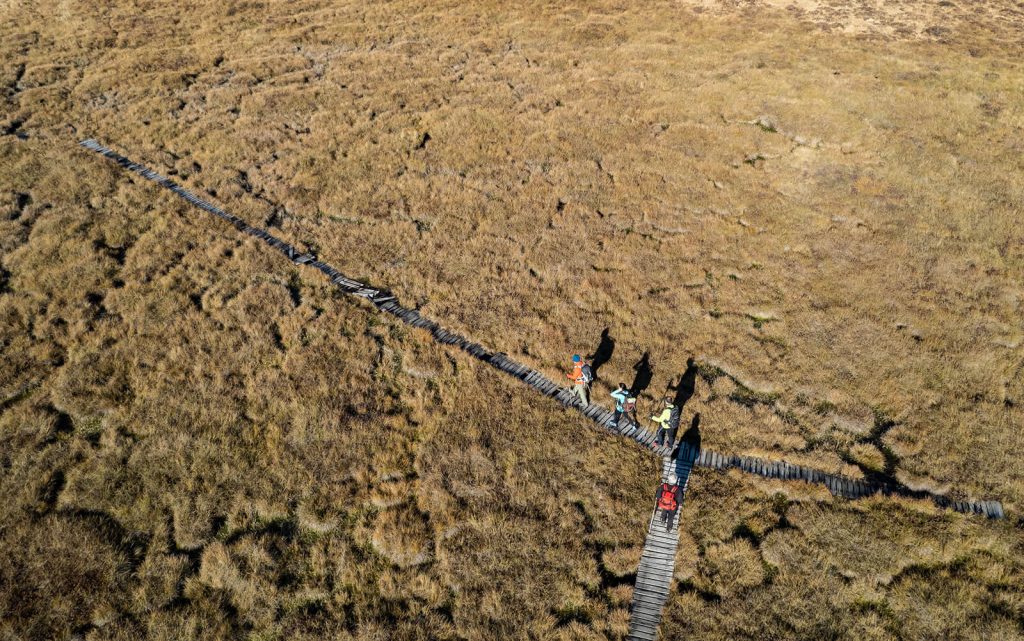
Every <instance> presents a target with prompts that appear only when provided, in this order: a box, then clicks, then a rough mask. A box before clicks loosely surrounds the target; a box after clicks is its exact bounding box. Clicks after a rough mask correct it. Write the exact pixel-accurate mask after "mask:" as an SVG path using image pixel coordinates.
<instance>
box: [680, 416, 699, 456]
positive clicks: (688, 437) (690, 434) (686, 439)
mask: <svg viewBox="0 0 1024 641" xmlns="http://www.w3.org/2000/svg"><path fill="white" fill-rule="evenodd" d="M679 442H680V443H686V444H687V445H689V446H690V447H695V448H697V449H698V450H699V449H700V412H697V413H696V414H694V415H693V420H691V421H690V427H689V428H688V429H687V430H686V431H685V432H683V438H681V439H679Z"/></svg>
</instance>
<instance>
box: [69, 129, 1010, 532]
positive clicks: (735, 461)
mask: <svg viewBox="0 0 1024 641" xmlns="http://www.w3.org/2000/svg"><path fill="white" fill-rule="evenodd" d="M79 144H80V145H81V146H82V147H85V148H86V149H89V150H92V151H94V152H96V153H99V154H102V155H103V156H105V157H107V158H109V159H110V160H113V161H114V162H116V163H117V164H118V165H120V166H121V167H123V168H124V169H126V170H127V171H130V172H133V173H135V174H138V175H139V176H142V177H143V178H145V179H147V180H150V181H152V182H154V183H156V184H158V185H160V186H161V187H163V188H165V189H168V190H170V191H172V192H174V193H175V194H176V195H178V196H180V197H181V198H183V199H185V200H186V201H188V202H189V203H190V204H192V205H194V206H196V207H198V208H199V209H202V210H204V211H207V212H209V213H211V214H213V215H214V216H217V217H218V218H221V219H222V220H224V221H226V222H228V223H230V224H232V225H233V226H234V227H235V228H237V229H238V230H239V231H240V232H242V233H243V234H248V235H249V236H252V237H254V238H257V239H259V240H260V241H262V242H264V243H266V244H267V245H268V246H270V247H271V248H273V249H276V250H277V251H279V252H281V253H282V254H283V255H284V256H285V257H286V258H287V259H288V260H290V261H292V262H293V263H295V264H297V265H306V266H309V267H312V268H314V269H317V270H319V271H320V272H322V273H323V274H324V275H325V276H327V278H328V279H330V281H331V282H332V283H333V284H334V285H335V286H337V287H338V288H340V289H341V290H342V291H344V292H346V293H348V294H351V295H353V296H358V297H360V298H365V299H366V300H368V301H369V302H370V303H372V304H373V305H374V306H375V307H377V309H379V310H380V311H382V312H385V313H388V314H391V315H392V316H395V317H396V318H398V319H399V320H401V321H402V322H404V323H406V324H408V325H411V326H413V327H418V328H421V329H425V330H427V331H428V332H430V333H431V334H432V335H433V337H434V339H435V340H437V341H438V342H440V343H444V344H446V345H451V346H453V347H456V348H458V349H461V350H463V351H465V352H467V353H468V354H470V355H471V356H473V357H474V358H477V359H479V360H481V361H483V362H484V363H487V364H488V365H490V366H491V367H494V368H496V369H499V370H501V371H503V372H505V373H507V374H509V375H510V376H512V377H514V378H517V379H519V380H520V381H522V382H524V383H525V384H527V385H529V386H530V387H532V388H534V389H535V390H537V391H538V392H540V393H541V394H543V395H545V396H549V397H551V398H553V399H554V400H556V401H557V402H559V403H561V404H562V406H564V407H567V408H573V409H576V410H578V411H580V412H582V413H583V415H584V416H586V417H587V418H589V419H590V420H591V421H593V422H594V423H595V424H596V425H597V426H598V427H599V428H600V429H602V430H604V431H607V432H610V433H613V434H618V435H621V436H623V437H625V438H627V439H629V440H630V441H633V442H634V443H636V444H637V445H638V446H640V447H642V448H644V449H646V450H649V451H651V452H653V453H654V454H656V455H658V456H661V457H669V460H675V461H678V460H679V457H678V453H679V451H681V449H682V448H681V447H680V448H679V449H678V450H676V452H675V453H676V454H677V456H676V457H675V458H671V455H672V454H673V449H672V448H671V446H662V447H659V446H657V445H656V444H655V443H654V439H655V435H654V433H652V432H649V431H647V430H645V429H642V428H638V427H635V426H632V425H627V424H626V423H625V422H623V424H621V425H616V424H615V422H614V420H613V413H612V412H611V411H609V410H607V409H605V408H603V407H601V406H599V405H593V404H591V405H583V404H582V403H581V402H580V401H579V399H577V398H576V396H575V395H574V394H573V393H572V391H571V390H569V389H567V388H564V387H562V386H560V385H558V384H556V383H555V382H554V381H552V380H551V379H549V378H547V377H546V376H544V374H541V373H540V372H538V371H537V370H534V369H532V368H530V367H528V366H526V365H524V364H522V363H520V362H518V361H516V360H515V359H513V358H511V357H509V356H508V355H507V354H505V353H502V352H496V351H494V350H491V349H489V348H487V347H484V346H483V345H481V344H479V343H476V342H474V341H471V340H470V339H468V338H466V337H464V336H461V335H460V334H458V333H456V332H452V331H449V330H447V329H445V328H444V327H442V326H441V325H440V324H438V323H437V322H435V321H433V320H431V319H429V318H426V317H424V316H422V315H420V313H419V312H417V311H416V310H413V309H409V308H406V307H403V306H402V305H400V304H399V302H398V300H397V299H396V298H395V296H394V295H393V294H391V293H390V292H388V291H387V290H383V289H377V288H374V287H370V286H369V285H367V284H366V283H362V282H359V281H357V280H353V279H351V278H348V277H347V276H345V275H344V274H342V273H341V272H340V271H338V270H337V269H335V268H334V267H332V266H330V265H328V264H327V263H325V262H322V261H320V260H318V259H317V257H316V256H314V255H312V254H309V253H305V252H302V251H300V250H299V249H298V248H296V247H295V246H293V245H290V244H289V243H286V242H284V241H283V240H281V239H280V238H277V237H276V236H274V235H272V234H271V233H269V232H268V231H267V230H265V229H262V228H259V227H253V226H251V225H249V224H247V223H246V222H245V221H244V220H242V219H241V218H239V217H237V216H235V215H233V214H229V213H228V212H226V211H224V210H223V209H221V208H220V207H217V206H215V205H213V204H211V203H209V202H207V201H205V200H203V199H202V198H199V197H198V196H196V195H195V194H193V193H192V192H190V191H189V190H187V189H185V188H184V187H182V186H181V185H179V184H177V183H175V182H174V181H172V180H171V179H169V178H167V177H165V176H161V175H160V174H158V173H156V172H155V171H153V170H151V169H149V168H148V167H145V166H144V165H140V164H138V163H135V162H132V161H131V160H129V159H128V158H125V157H124V156H122V155H120V154H118V153H116V152H114V151H111V150H110V149H108V148H107V147H104V146H103V145H101V144H99V143H98V142H96V141H95V140H92V139H90V140H84V141H82V142H81V143H79ZM690 449H691V450H692V448H690ZM692 453H694V455H695V457H696V458H695V460H694V461H693V464H694V465H698V466H701V467H709V468H713V469H717V470H725V469H729V468H736V469H739V470H742V471H744V472H748V473H750V474H755V475H758V476H763V477H766V478H771V479H780V480H789V481H803V482H806V483H818V484H824V485H825V487H827V488H828V489H829V491H830V492H831V493H832V494H833V495H834V496H840V497H844V498H848V499H856V498H860V497H864V496H869V495H872V494H884V495H888V496H907V497H911V498H928V499H931V500H933V501H934V502H935V503H936V504H937V505H939V506H942V507H947V508H949V509H952V510H956V511H957V512H963V513H965V514H983V515H985V516H988V517H989V518H1003V516H1004V514H1003V507H1002V504H1000V503H999V501H966V500H964V501H955V500H952V499H949V498H948V497H946V496H943V495H939V494H933V493H930V492H925V491H917V490H910V489H909V488H906V487H903V486H891V485H883V484H877V483H871V482H868V481H862V480H859V479H851V478H848V477H844V476H841V475H838V474H829V473H827V472H822V471H820V470H815V469H812V468H808V467H802V466H799V465H793V464H790V463H787V462H785V461H772V460H767V459H761V458H756V457H745V456H735V455H725V454H719V453H718V452H714V451H711V450H707V449H700V450H699V451H697V452H692ZM688 473H689V471H687V474H688ZM680 478H682V477H680Z"/></svg>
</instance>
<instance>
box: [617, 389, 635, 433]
mask: <svg viewBox="0 0 1024 641" xmlns="http://www.w3.org/2000/svg"><path fill="white" fill-rule="evenodd" d="M611 397H612V398H614V399H615V416H614V419H613V420H614V421H615V427H616V428H617V427H619V423H620V422H621V421H622V417H623V416H625V417H626V419H628V420H629V421H630V424H631V425H636V399H635V398H633V395H632V394H630V392H629V390H628V389H627V388H626V384H625V383H619V387H618V389H616V390H614V391H612V393H611Z"/></svg>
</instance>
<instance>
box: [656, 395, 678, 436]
mask: <svg viewBox="0 0 1024 641" xmlns="http://www.w3.org/2000/svg"><path fill="white" fill-rule="evenodd" d="M673 418H674V419H675V429H678V427H679V412H678V411H677V410H676V406H675V404H674V403H673V402H672V397H671V396H666V397H665V408H664V409H663V410H661V414H652V415H651V420H652V421H654V422H655V423H657V424H658V434H657V436H656V437H655V439H654V442H655V443H656V444H657V446H658V447H661V446H662V445H664V444H665V440H666V437H668V441H669V442H668V444H669V445H672V444H673V442H674V441H675V437H676V435H675V429H673V427H672V420H673Z"/></svg>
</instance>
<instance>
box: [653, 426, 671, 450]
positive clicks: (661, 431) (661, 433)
mask: <svg viewBox="0 0 1024 641" xmlns="http://www.w3.org/2000/svg"><path fill="white" fill-rule="evenodd" d="M668 435H669V431H668V430H667V429H665V428H664V427H659V428H658V434H657V436H655V437H654V442H655V443H656V444H657V445H658V447H661V446H662V445H664V444H665V437H666V436H668ZM671 444H672V441H669V445H671Z"/></svg>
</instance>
